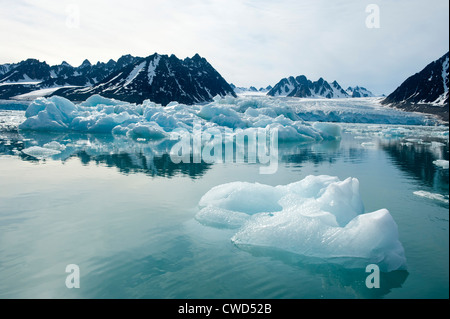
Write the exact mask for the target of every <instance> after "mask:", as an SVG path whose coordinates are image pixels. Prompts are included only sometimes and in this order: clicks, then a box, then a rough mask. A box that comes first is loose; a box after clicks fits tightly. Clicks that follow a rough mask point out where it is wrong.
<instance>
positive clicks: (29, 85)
mask: <svg viewBox="0 0 450 319" xmlns="http://www.w3.org/2000/svg"><path fill="white" fill-rule="evenodd" d="M64 87H66V88H64ZM47 88H55V89H54V90H52V91H51V92H50V91H49V90H47V91H46V92H49V93H48V94H53V95H62V96H65V97H67V98H69V99H74V100H80V99H84V98H87V97H89V96H90V95H92V94H101V95H104V96H105V97H112V98H117V99H121V100H124V101H129V102H131V101H132V102H142V101H143V100H145V99H150V100H152V101H153V102H156V103H161V104H164V105H165V104H167V103H169V102H170V101H178V102H180V103H185V104H193V103H199V102H206V101H211V100H212V98H213V97H214V96H215V95H217V94H219V95H227V94H231V95H233V96H235V93H234V91H233V89H232V88H231V87H230V86H229V84H228V83H227V82H226V81H225V80H224V79H223V78H222V76H221V75H220V74H219V73H218V72H217V71H216V70H215V69H214V68H213V67H212V66H211V65H210V64H209V63H208V62H207V61H206V60H205V59H204V58H202V57H200V56H199V55H198V54H196V55H195V56H194V57H192V58H186V59H184V60H179V59H178V58H177V57H176V56H174V55H171V56H170V57H169V56H167V55H159V54H157V53H155V54H153V55H152V56H149V57H146V58H141V57H134V56H131V55H129V54H128V55H124V56H122V57H120V58H119V59H118V60H117V62H116V61H114V60H109V61H108V62H107V63H103V62H98V63H96V64H91V62H90V61H89V60H87V59H86V60H84V61H83V63H81V65H80V66H78V67H73V66H71V65H70V64H69V63H67V62H65V61H64V62H62V63H61V64H60V65H54V66H49V65H48V64H47V63H46V62H40V61H38V60H36V59H28V60H26V61H22V62H19V63H17V64H4V65H0V99H9V98H12V97H14V96H18V95H23V94H29V93H31V95H30V96H34V95H33V92H36V91H38V90H41V91H42V89H47ZM58 88H61V89H58Z"/></svg>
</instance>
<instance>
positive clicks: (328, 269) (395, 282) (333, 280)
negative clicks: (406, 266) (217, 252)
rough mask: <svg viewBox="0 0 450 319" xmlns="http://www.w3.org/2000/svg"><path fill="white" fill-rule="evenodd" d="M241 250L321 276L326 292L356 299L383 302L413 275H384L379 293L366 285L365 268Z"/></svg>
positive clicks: (256, 249) (268, 251) (273, 251)
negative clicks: (331, 291)
mask: <svg viewBox="0 0 450 319" xmlns="http://www.w3.org/2000/svg"><path fill="white" fill-rule="evenodd" d="M239 248H240V249H242V250H244V251H247V252H248V253H250V254H251V255H253V256H254V257H269V258H271V259H273V260H277V261H281V262H283V263H284V264H286V265H289V266H292V267H295V268H301V269H303V270H305V271H306V272H307V273H309V274H310V275H311V276H313V277H316V276H320V278H322V284H323V286H324V287H327V289H325V290H332V289H336V288H339V289H343V290H345V291H346V293H349V294H351V295H352V297H354V298H383V296H385V295H387V294H389V293H390V292H391V291H392V289H394V288H400V287H402V285H403V283H404V282H405V281H406V279H407V277H408V275H409V273H408V271H406V270H395V271H391V272H387V273H386V272H380V283H381V282H382V283H383V284H380V287H379V288H377V289H369V288H367V286H366V283H365V282H366V278H367V276H368V275H369V273H366V272H365V269H361V268H351V267H344V266H343V265H345V262H344V261H343V260H341V261H339V263H333V262H327V261H324V260H321V259H319V258H313V257H307V256H301V255H298V254H294V253H289V252H286V251H280V250H277V249H272V248H268V247H257V246H250V245H240V246H239ZM351 262H352V259H351V258H349V259H348V263H351Z"/></svg>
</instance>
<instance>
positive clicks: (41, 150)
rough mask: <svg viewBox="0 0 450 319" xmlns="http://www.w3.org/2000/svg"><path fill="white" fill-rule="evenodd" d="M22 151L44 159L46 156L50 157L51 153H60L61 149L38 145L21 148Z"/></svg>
mask: <svg viewBox="0 0 450 319" xmlns="http://www.w3.org/2000/svg"><path fill="white" fill-rule="evenodd" d="M22 153H24V154H26V155H29V156H33V157H35V158H37V159H44V158H47V157H52V156H53V155H56V154H59V153H61V151H58V150H53V149H50V148H45V147H40V146H31V147H28V148H26V149H23V150H22Z"/></svg>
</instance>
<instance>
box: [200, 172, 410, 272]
mask: <svg viewBox="0 0 450 319" xmlns="http://www.w3.org/2000/svg"><path fill="white" fill-rule="evenodd" d="M199 206H200V207H201V210H200V211H199V212H198V213H197V215H196V216H195V218H196V220H197V221H198V222H200V223H201V224H204V225H206V226H212V227H216V228H226V229H234V230H235V234H234V235H233V236H232V238H231V240H232V242H233V243H234V244H235V245H237V246H238V247H241V246H242V247H248V246H256V247H264V248H270V249H277V250H282V251H286V252H289V253H294V254H298V255H302V256H307V257H313V258H319V259H321V260H326V261H329V262H332V263H338V264H341V265H343V266H345V267H348V268H365V267H366V266H367V265H368V264H372V263H375V264H377V265H378V266H379V267H380V269H381V270H382V271H385V272H390V271H394V270H400V269H406V257H405V253H404V249H403V246H402V244H401V242H400V240H399V233H398V228H397V224H396V223H395V221H394V219H393V217H392V216H391V214H390V212H389V211H388V210H387V209H379V210H377V211H374V212H368V213H366V212H364V204H363V202H362V200H361V196H360V194H359V181H358V179H356V178H352V177H349V178H347V179H345V180H343V181H341V180H339V179H338V178H337V177H334V176H327V175H319V176H313V175H309V176H307V177H305V178H304V179H302V180H300V181H298V182H294V183H291V184H287V185H278V186H270V185H264V184H259V183H248V182H231V183H226V184H222V185H219V186H215V187H213V188H212V189H210V190H209V191H208V192H207V193H206V194H205V195H204V196H203V197H202V198H201V199H200V201H199Z"/></svg>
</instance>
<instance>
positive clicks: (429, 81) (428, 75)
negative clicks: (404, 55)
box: [381, 52, 449, 122]
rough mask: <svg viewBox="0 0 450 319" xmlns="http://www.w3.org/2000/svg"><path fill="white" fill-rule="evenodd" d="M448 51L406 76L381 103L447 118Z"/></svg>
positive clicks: (446, 119)
mask: <svg viewBox="0 0 450 319" xmlns="http://www.w3.org/2000/svg"><path fill="white" fill-rule="evenodd" d="M448 64H449V53H448V52H447V53H446V54H444V55H443V56H442V57H441V58H439V59H437V60H436V61H433V62H431V63H430V64H428V65H427V66H426V67H425V68H424V69H423V70H422V71H420V72H418V73H416V74H414V75H412V76H410V77H409V78H407V79H406V80H405V81H404V82H403V83H402V84H401V85H400V86H399V87H398V88H397V89H396V90H395V91H394V92H392V93H391V94H389V95H388V96H387V97H386V98H385V99H384V100H382V102H381V103H382V104H385V105H389V106H391V107H396V108H400V109H404V110H405V111H414V112H423V113H430V114H436V115H438V116H440V117H441V118H442V119H443V120H445V121H447V122H448V120H449V115H448V114H449V96H448V87H449V82H448V81H449V80H448Z"/></svg>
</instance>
